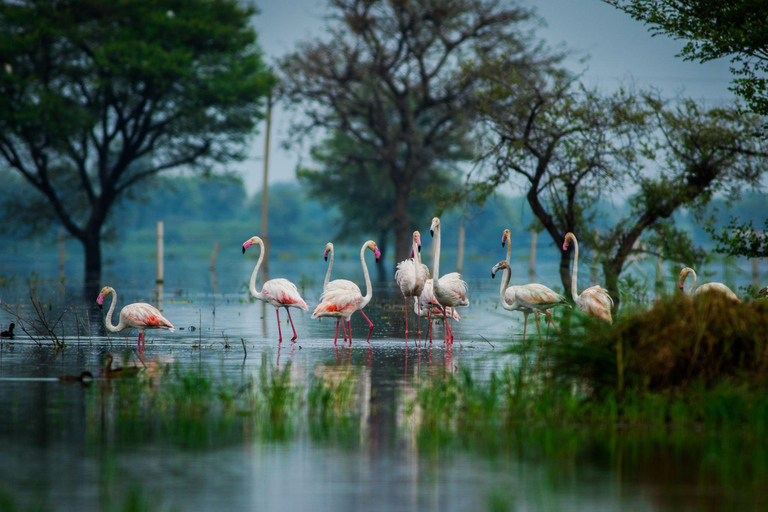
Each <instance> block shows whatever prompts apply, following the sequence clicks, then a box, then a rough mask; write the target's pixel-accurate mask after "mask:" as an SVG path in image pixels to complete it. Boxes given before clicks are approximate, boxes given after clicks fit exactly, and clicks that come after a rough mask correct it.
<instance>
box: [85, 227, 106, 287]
mask: <svg viewBox="0 0 768 512" xmlns="http://www.w3.org/2000/svg"><path fill="white" fill-rule="evenodd" d="M82 242H83V250H84V252H85V279H84V288H83V292H84V294H85V297H84V298H85V300H86V301H88V300H96V296H97V295H98V294H99V290H100V289H101V288H100V287H101V233H100V232H99V231H96V232H95V233H87V234H86V236H85V238H84V239H83V240H82Z"/></svg>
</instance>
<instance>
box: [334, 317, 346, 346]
mask: <svg viewBox="0 0 768 512" xmlns="http://www.w3.org/2000/svg"><path fill="white" fill-rule="evenodd" d="M338 339H339V320H338V319H336V335H335V336H334V337H333V346H334V347H335V346H336V341H338ZM346 340H347V338H346V336H344V341H346Z"/></svg>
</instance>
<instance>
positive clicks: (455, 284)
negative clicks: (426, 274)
mask: <svg viewBox="0 0 768 512" xmlns="http://www.w3.org/2000/svg"><path fill="white" fill-rule="evenodd" d="M439 283H440V286H439V289H440V293H441V294H443V295H444V297H440V298H441V299H443V298H445V299H447V300H446V302H448V303H449V304H450V305H455V306H468V305H469V300H468V299H467V290H468V286H467V283H466V282H465V281H464V280H463V279H461V274H459V273H458V272H451V273H450V274H446V275H444V276H443V277H441V278H440V279H439Z"/></svg>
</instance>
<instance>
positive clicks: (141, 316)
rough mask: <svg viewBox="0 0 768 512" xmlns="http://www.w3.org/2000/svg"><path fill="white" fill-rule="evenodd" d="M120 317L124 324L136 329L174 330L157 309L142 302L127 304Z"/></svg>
mask: <svg viewBox="0 0 768 512" xmlns="http://www.w3.org/2000/svg"><path fill="white" fill-rule="evenodd" d="M120 316H121V317H123V318H124V319H125V323H126V324H128V325H129V326H131V327H133V328H136V329H169V330H171V331H173V330H175V329H176V328H175V327H174V326H173V324H172V323H171V322H169V321H168V319H167V318H165V317H164V316H163V314H162V313H160V310H159V309H157V308H156V307H155V306H153V305H151V304H146V303H144V302H136V303H134V304H128V305H127V306H125V307H124V308H123V309H122V310H121V311H120Z"/></svg>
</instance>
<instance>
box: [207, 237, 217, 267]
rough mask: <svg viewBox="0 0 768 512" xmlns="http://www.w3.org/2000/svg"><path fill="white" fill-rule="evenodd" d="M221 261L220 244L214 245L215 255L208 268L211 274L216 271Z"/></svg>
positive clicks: (212, 255) (212, 256)
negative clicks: (217, 264) (217, 263)
mask: <svg viewBox="0 0 768 512" xmlns="http://www.w3.org/2000/svg"><path fill="white" fill-rule="evenodd" d="M218 260H219V242H216V243H215V244H214V245H213V254H211V264H210V265H209V266H208V270H210V271H211V272H215V271H216V262H217V261H218Z"/></svg>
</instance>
